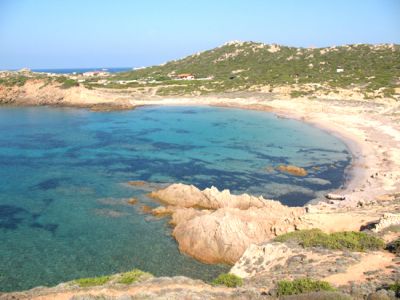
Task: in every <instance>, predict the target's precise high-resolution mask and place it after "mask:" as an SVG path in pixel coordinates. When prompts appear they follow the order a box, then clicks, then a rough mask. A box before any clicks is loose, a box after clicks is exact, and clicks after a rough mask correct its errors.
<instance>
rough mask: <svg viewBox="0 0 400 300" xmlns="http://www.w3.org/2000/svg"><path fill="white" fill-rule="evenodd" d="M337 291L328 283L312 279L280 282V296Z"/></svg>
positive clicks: (278, 291)
mask: <svg viewBox="0 0 400 300" xmlns="http://www.w3.org/2000/svg"><path fill="white" fill-rule="evenodd" d="M321 291H331V292H332V291H335V289H334V288H333V287H332V286H331V285H330V284H329V283H328V282H326V281H320V280H313V279H310V278H299V279H295V280H293V281H288V280H281V281H279V282H278V286H277V294H278V296H286V295H297V294H304V293H311V292H321Z"/></svg>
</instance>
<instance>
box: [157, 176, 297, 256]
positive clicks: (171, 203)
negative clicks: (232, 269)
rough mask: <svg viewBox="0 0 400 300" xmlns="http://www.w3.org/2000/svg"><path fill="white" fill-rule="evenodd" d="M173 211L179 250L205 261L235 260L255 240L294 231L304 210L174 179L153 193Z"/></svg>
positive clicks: (265, 239) (174, 232) (173, 223)
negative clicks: (200, 188)
mask: <svg viewBox="0 0 400 300" xmlns="http://www.w3.org/2000/svg"><path fill="white" fill-rule="evenodd" d="M151 197H153V198H155V199H157V200H159V201H161V202H163V203H166V204H168V209H170V210H171V211H173V212H172V219H171V224H172V225H175V226H176V227H175V228H174V230H173V232H172V235H173V236H174V237H175V239H176V241H177V242H178V245H179V250H180V251H181V252H183V253H186V254H188V255H190V256H192V257H194V258H196V259H198V260H200V261H202V262H205V263H228V264H233V263H235V262H236V261H237V260H238V259H239V258H240V256H241V255H242V254H243V252H244V251H245V250H246V248H247V247H248V246H249V245H251V244H253V243H261V242H265V241H268V240H271V239H273V238H274V237H276V236H277V235H279V234H283V233H286V232H290V231H294V230H295V229H296V226H297V224H298V223H299V222H300V216H302V215H303V214H305V209H304V208H301V207H288V206H285V205H282V204H281V203H280V202H279V201H273V200H266V199H264V198H263V197H255V196H250V195H247V194H242V195H232V194H231V193H230V191H229V190H223V191H219V190H218V189H217V188H215V187H211V188H207V189H205V190H203V191H201V190H199V189H198V188H196V187H195V186H193V185H184V184H172V185H170V186H168V187H166V188H165V189H162V190H158V191H155V192H152V193H151Z"/></svg>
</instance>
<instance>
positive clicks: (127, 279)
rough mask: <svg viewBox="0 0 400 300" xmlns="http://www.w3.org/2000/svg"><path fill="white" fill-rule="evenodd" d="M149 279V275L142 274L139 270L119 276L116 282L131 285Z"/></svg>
mask: <svg viewBox="0 0 400 300" xmlns="http://www.w3.org/2000/svg"><path fill="white" fill-rule="evenodd" d="M150 277H152V275H151V274H150V273H147V272H143V271H141V270H139V269H133V270H132V271H130V272H125V273H122V274H121V276H120V277H119V278H118V279H117V280H116V282H117V283H122V284H131V283H134V282H137V281H140V280H143V279H147V278H150Z"/></svg>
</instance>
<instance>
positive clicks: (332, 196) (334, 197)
mask: <svg viewBox="0 0 400 300" xmlns="http://www.w3.org/2000/svg"><path fill="white" fill-rule="evenodd" d="M325 198H327V199H329V200H346V196H344V195H339V194H332V193H329V194H326V195H325Z"/></svg>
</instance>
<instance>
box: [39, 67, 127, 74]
mask: <svg viewBox="0 0 400 300" xmlns="http://www.w3.org/2000/svg"><path fill="white" fill-rule="evenodd" d="M32 71H33V72H46V73H59V74H71V73H74V72H76V73H84V72H92V71H107V72H110V73H116V72H125V71H132V68H67V69H32Z"/></svg>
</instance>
